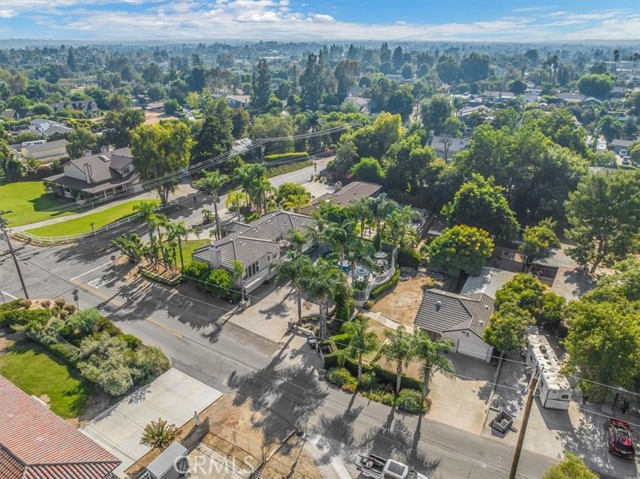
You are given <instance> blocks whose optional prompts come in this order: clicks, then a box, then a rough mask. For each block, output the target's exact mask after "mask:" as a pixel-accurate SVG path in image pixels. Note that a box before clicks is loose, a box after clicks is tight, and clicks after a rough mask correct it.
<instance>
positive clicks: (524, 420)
mask: <svg viewBox="0 0 640 479" xmlns="http://www.w3.org/2000/svg"><path fill="white" fill-rule="evenodd" d="M540 374H542V371H540ZM536 386H538V376H537V372H534V374H533V376H532V377H531V382H530V383H529V395H528V396H527V404H526V405H525V407H524V416H523V417H522V426H520V433H519V434H518V442H517V444H516V452H515V453H514V454H513V462H512V463H511V472H510V473H509V479H516V472H517V471H518V462H519V461H520V453H521V452H522V444H523V443H524V436H525V434H526V432H527V424H528V423H529V415H530V414H531V406H532V405H533V397H534V395H535V392H536Z"/></svg>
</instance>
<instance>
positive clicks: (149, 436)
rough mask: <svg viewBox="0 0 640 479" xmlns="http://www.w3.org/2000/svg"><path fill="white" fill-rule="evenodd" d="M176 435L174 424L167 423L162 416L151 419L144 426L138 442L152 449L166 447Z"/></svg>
mask: <svg viewBox="0 0 640 479" xmlns="http://www.w3.org/2000/svg"><path fill="white" fill-rule="evenodd" d="M177 437H178V430H177V429H176V426H175V424H167V421H165V420H164V419H162V418H158V420H157V421H151V422H150V423H149V424H147V425H146V426H145V427H144V431H143V434H142V438H141V439H140V444H143V445H145V446H149V447H152V448H154V449H160V450H162V449H166V448H167V447H169V446H170V445H171V443H172V442H173V441H175V440H176V438H177Z"/></svg>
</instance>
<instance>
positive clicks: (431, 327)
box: [415, 289, 493, 337]
mask: <svg viewBox="0 0 640 479" xmlns="http://www.w3.org/2000/svg"><path fill="white" fill-rule="evenodd" d="M492 313H493V299H491V298H490V297H489V296H487V295H486V294H484V293H479V294H470V295H468V296H461V295H459V294H453V293H448V292H446V291H440V290H438V289H428V290H427V291H425V292H424V294H423V296H422V304H421V305H420V309H419V310H418V314H417V315H416V319H415V325H416V326H417V327H419V328H421V329H424V330H425V331H429V332H434V333H439V334H442V333H443V332H445V331H455V330H461V329H463V330H465V329H469V330H471V331H473V332H474V333H476V334H477V335H478V336H480V337H482V333H483V332H484V330H485V329H486V327H487V326H488V325H489V317H490V316H491V314H492Z"/></svg>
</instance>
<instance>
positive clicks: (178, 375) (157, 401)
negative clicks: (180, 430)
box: [80, 368, 222, 477]
mask: <svg viewBox="0 0 640 479" xmlns="http://www.w3.org/2000/svg"><path fill="white" fill-rule="evenodd" d="M220 396H222V393H221V392H220V391H218V390H216V389H214V388H211V387H209V386H207V385H206V384H203V383H201V382H200V381H197V380H196V379H193V378H192V377H190V376H188V375H186V374H184V373H182V372H180V371H178V370H177V369H173V368H172V369H170V370H169V371H167V372H166V373H164V374H163V375H162V376H160V377H158V378H157V379H156V380H155V381H153V382H152V383H151V384H149V385H147V386H144V387H142V388H140V389H138V390H137V391H136V392H134V393H132V394H130V395H129V396H127V397H126V398H124V399H123V400H121V401H120V402H119V403H117V404H116V405H115V406H113V407H112V408H110V409H109V410H107V411H105V412H104V413H102V414H101V415H99V416H98V417H96V418H95V419H94V420H92V421H91V422H90V423H89V424H87V425H85V426H84V427H82V428H81V429H80V431H81V432H83V433H84V434H86V435H87V436H89V437H90V438H91V439H93V440H94V441H96V442H97V443H98V444H100V445H101V446H103V447H104V448H105V449H107V450H109V451H110V452H111V453H113V454H114V455H115V456H117V457H118V458H119V459H120V460H121V461H122V464H121V465H120V466H119V467H118V469H116V471H115V472H116V475H119V477H122V474H123V472H124V471H125V470H126V469H127V468H128V467H129V466H130V465H131V464H133V463H134V462H135V461H136V460H138V459H139V458H140V457H142V456H143V455H144V454H146V453H147V452H148V451H149V450H150V448H149V447H147V446H143V445H142V444H140V438H141V437H142V433H143V430H144V427H145V426H146V425H147V424H149V422H150V421H152V420H158V418H162V419H164V420H166V421H167V422H168V423H169V424H175V425H176V426H178V427H180V426H182V425H183V424H184V423H185V422H187V421H188V420H189V419H190V418H192V417H193V415H194V413H195V412H200V411H202V410H203V409H205V408H206V407H208V406H209V405H211V404H212V403H213V402H215V401H216V400H217V399H218V398H219V397H220Z"/></svg>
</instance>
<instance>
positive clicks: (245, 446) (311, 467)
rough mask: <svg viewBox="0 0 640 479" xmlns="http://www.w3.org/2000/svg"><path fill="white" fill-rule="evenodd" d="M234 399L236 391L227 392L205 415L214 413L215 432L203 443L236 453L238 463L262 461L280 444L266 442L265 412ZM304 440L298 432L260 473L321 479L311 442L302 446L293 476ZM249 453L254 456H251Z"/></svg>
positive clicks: (275, 478)
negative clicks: (261, 459) (302, 447)
mask: <svg viewBox="0 0 640 479" xmlns="http://www.w3.org/2000/svg"><path fill="white" fill-rule="evenodd" d="M233 399H234V396H233V394H225V395H224V396H223V397H221V398H220V399H219V400H218V401H216V403H215V404H213V405H212V406H211V407H210V408H209V409H207V410H206V411H205V412H204V413H203V414H202V415H201V416H202V417H204V416H210V421H211V432H210V433H209V434H207V436H205V438H204V439H203V441H202V443H201V445H204V446H206V447H208V448H210V449H211V450H213V451H215V452H217V453H218V454H221V455H222V456H233V457H235V458H236V463H237V464H242V463H247V464H248V465H254V466H255V465H257V464H259V462H260V458H261V456H262V454H265V455H267V456H268V455H269V454H270V453H271V452H272V451H273V450H274V448H275V447H276V446H277V444H275V443H265V436H264V434H263V432H262V430H261V429H260V428H259V427H258V426H257V424H259V423H260V422H261V420H262V414H261V412H259V411H254V410H253V409H252V407H251V405H250V403H248V402H247V403H244V404H242V405H239V406H235V405H234V404H233ZM287 427H290V426H287V425H286V423H285V422H284V421H283V428H287ZM302 444H303V439H301V438H299V437H296V436H295V435H294V436H293V437H292V438H291V439H290V440H289V441H288V442H287V443H286V444H285V446H283V447H282V449H280V451H278V452H277V453H276V454H274V455H273V457H272V458H271V459H270V460H269V462H268V463H267V466H266V468H265V469H264V470H263V471H262V474H261V475H260V477H262V478H265V479H267V478H270V479H280V478H285V477H296V478H301V479H316V478H317V479H321V478H322V477H323V475H322V473H321V471H320V470H319V469H318V467H317V466H316V464H315V461H314V458H313V456H312V453H311V451H312V450H313V447H311V446H310V445H309V444H307V445H306V446H305V448H304V449H302V453H301V454H300V458H299V459H297V464H296V466H295V472H294V475H293V476H290V474H291V470H292V466H293V464H294V463H295V462H296V458H297V456H298V454H299V453H300V448H301V446H302ZM248 456H251V458H252V459H248Z"/></svg>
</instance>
